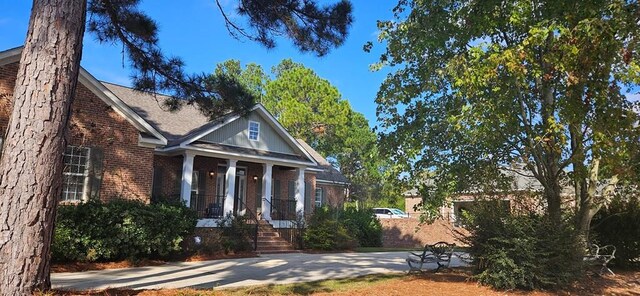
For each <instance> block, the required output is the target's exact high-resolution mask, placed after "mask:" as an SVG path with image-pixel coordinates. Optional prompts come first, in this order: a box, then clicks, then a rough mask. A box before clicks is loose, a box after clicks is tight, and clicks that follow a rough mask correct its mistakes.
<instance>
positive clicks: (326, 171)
mask: <svg viewBox="0 0 640 296" xmlns="http://www.w3.org/2000/svg"><path fill="white" fill-rule="evenodd" d="M298 143H300V145H301V146H302V147H304V149H305V150H307V151H308V152H309V154H310V155H311V156H312V157H313V159H314V160H315V161H316V162H317V163H318V165H317V166H316V167H315V169H317V171H318V173H317V174H316V181H318V182H321V183H322V182H324V183H333V184H342V185H347V184H349V179H347V177H345V176H344V175H343V174H342V173H341V172H340V171H338V170H337V169H336V168H334V167H333V165H331V163H329V162H328V161H327V159H325V158H324V157H322V155H320V153H318V151H316V150H315V149H313V148H311V146H309V144H307V142H305V141H304V140H302V139H298Z"/></svg>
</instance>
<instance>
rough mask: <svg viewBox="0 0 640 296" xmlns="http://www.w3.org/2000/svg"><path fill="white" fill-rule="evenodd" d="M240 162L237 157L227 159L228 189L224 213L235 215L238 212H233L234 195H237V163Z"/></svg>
mask: <svg viewBox="0 0 640 296" xmlns="http://www.w3.org/2000/svg"><path fill="white" fill-rule="evenodd" d="M237 163H238V161H237V160H235V159H229V160H227V164H228V166H227V175H226V178H225V180H226V181H227V190H226V192H225V199H224V215H225V216H226V215H227V214H229V213H231V215H233V216H235V215H236V213H234V212H233V207H234V202H235V200H234V197H235V195H236V164H237Z"/></svg>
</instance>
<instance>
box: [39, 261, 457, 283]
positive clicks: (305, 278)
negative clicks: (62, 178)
mask: <svg viewBox="0 0 640 296" xmlns="http://www.w3.org/2000/svg"><path fill="white" fill-rule="evenodd" d="M406 257H407V252H376V253H334V254H304V253H294V254H264V255H261V256H260V257H256V258H243V259H224V260H214V261H201V262H175V263H168V264H165V265H160V266H147V267H136V268H122V269H109V270H95V271H85V272H69V273H53V274H52V275H51V281H52V284H53V288H55V289H66V290H93V289H105V288H129V289H160V288H185V287H192V288H216V287H221V288H229V287H240V286H250V285H266V284H286V283H297V282H310V281H318V280H326V279H335V278H348V277H356V276H362V275H367V274H378V273H397V272H406V271H407V270H408V267H407V263H406V262H405V258H406ZM462 265H464V263H463V262H462V261H460V259H458V258H457V257H455V256H454V257H453V258H452V261H451V266H452V267H457V266H462ZM425 268H428V267H427V266H425ZM434 268H435V266H434Z"/></svg>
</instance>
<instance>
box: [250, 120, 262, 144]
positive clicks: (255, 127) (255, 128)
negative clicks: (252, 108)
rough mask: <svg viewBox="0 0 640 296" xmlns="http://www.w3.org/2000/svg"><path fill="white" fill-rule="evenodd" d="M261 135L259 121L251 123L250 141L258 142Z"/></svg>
mask: <svg viewBox="0 0 640 296" xmlns="http://www.w3.org/2000/svg"><path fill="white" fill-rule="evenodd" d="M259 135H260V123H259V122H257V121H249V140H251V141H257V140H258V136H259Z"/></svg>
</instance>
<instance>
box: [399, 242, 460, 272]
mask: <svg viewBox="0 0 640 296" xmlns="http://www.w3.org/2000/svg"><path fill="white" fill-rule="evenodd" d="M455 246H456V244H450V243H447V242H437V243H435V244H432V245H425V246H424V249H423V250H422V252H420V253H415V252H409V256H408V257H407V259H406V261H407V264H408V265H409V272H412V271H422V266H423V265H424V264H425V263H435V264H437V266H438V267H437V268H436V269H435V272H438V271H439V270H440V268H443V267H445V268H449V264H451V255H452V254H453V248H454V247H455Z"/></svg>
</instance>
